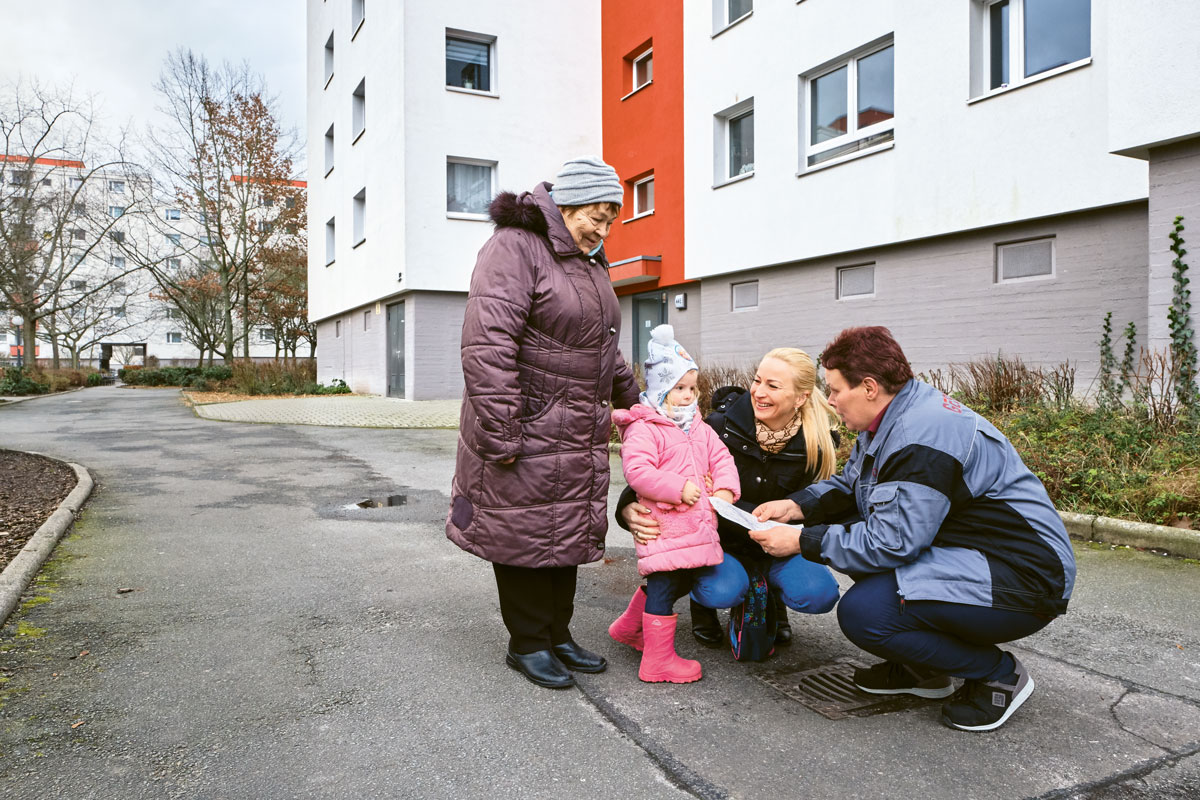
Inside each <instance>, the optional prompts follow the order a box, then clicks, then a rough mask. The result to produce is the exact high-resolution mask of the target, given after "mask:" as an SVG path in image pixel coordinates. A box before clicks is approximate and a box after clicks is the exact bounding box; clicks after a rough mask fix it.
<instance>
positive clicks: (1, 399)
mask: <svg viewBox="0 0 1200 800" xmlns="http://www.w3.org/2000/svg"><path fill="white" fill-rule="evenodd" d="M91 388H94V387H91V386H76V387H75V388H74V389H64V390H62V391H61V392H47V393H46V394H23V395H21V396H19V397H18V396H16V395H0V407H3V406H6V405H9V404H10V403H24V402H26V401H29V400H45V399H46V398H47V397H62V396H63V395H64V394H74V393H75V392H82V391H83V390H84V389H91Z"/></svg>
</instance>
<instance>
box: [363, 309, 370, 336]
mask: <svg viewBox="0 0 1200 800" xmlns="http://www.w3.org/2000/svg"><path fill="white" fill-rule="evenodd" d="M363 330H364V331H369V330H371V312H370V311H364V312H363Z"/></svg>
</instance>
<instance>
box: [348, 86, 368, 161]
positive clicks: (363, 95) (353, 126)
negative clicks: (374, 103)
mask: <svg viewBox="0 0 1200 800" xmlns="http://www.w3.org/2000/svg"><path fill="white" fill-rule="evenodd" d="M350 105H351V115H350V116H351V122H350V144H351V145H354V144H356V143H357V142H358V140H359V139H360V138H362V135H363V134H364V133H366V132H367V79H366V78H363V79H362V80H361V81H359V82H358V86H355V87H354V91H353V92H352V93H351V97H350Z"/></svg>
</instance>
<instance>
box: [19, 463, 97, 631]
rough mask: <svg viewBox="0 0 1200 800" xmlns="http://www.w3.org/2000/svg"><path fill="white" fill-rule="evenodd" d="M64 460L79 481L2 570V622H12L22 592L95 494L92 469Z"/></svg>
mask: <svg viewBox="0 0 1200 800" xmlns="http://www.w3.org/2000/svg"><path fill="white" fill-rule="evenodd" d="M38 455H40V454H38ZM56 460H57V459H56ZM64 463H66V464H67V465H68V466H70V467H71V469H73V470H75V476H76V478H78V482H77V483H76V484H75V488H74V489H72V490H71V493H70V494H68V495H67V499H66V500H63V501H62V504H61V505H59V507H58V508H57V509H55V511H54V513H53V514H51V515H50V518H49V519H47V520H46V521H45V522H43V523H42V527H40V528H38V529H37V531H36V532H35V533H34V534H33V536H31V537H30V539H29V541H28V542H26V543H25V546H24V547H23V548H21V552H19V553H17V555H16V557H14V558H13V560H12V561H10V562H8V566H6V567H5V568H4V572H3V573H0V625H3V624H4V623H5V622H7V621H8V615H9V614H11V613H12V612H13V609H15V608H16V607H17V603H19V602H20V601H21V595H22V594H24V592H25V589H26V588H27V587H28V586H29V583H30V582H31V581H32V580H33V578H34V576H35V575H37V573H38V570H40V569H41V568H42V564H44V563H46V559H47V558H49V557H50V553H52V552H53V551H54V548H55V546H56V545H57V544H58V540H59V539H61V538H62V535H63V533H65V532H66V530H67V528H69V527H71V523H73V522H74V521H75V514H76V513H78V512H79V509H80V508H81V507H82V506H83V504H84V501H86V500H87V499H88V496H89V495H91V493H92V487H93V486H94V485H95V484H94V483H93V482H92V476H91V475H90V474H88V471H87V470H86V469H85V468H83V467H81V466H79V465H78V464H71V463H70V462H64Z"/></svg>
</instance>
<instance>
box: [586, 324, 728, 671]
mask: <svg viewBox="0 0 1200 800" xmlns="http://www.w3.org/2000/svg"><path fill="white" fill-rule="evenodd" d="M649 350H650V357H649V358H648V359H647V360H646V363H645V370H646V391H645V392H643V393H642V396H641V402H639V403H638V404H637V405H635V406H634V407H633V408H631V409H629V410H628V411H625V410H616V411H614V412H613V422H615V423H616V425H617V428H618V429H619V430H620V432H621V441H622V444H621V461H622V465H623V467H624V471H625V480H627V481H628V482H629V485H630V486H631V487H633V490H634V491H635V492H637V495H638V501H639V502H640V503H642V504H643V505H645V506H647V507H649V508H650V509H652V516H653V517H654V518H655V519H657V520H658V522H659V535H658V538H656V539H653V540H651V541H649V542H646V543H644V544H643V543H639V544H638V545H637V555H638V572H639V573H641V574H642V575H645V576H647V578H646V587H645V590H644V591H643V589H642V588H641V587H639V588H638V590H637V591H636V592H634V595H633V599H632V600H630V602H629V607H628V608H626V609H625V613H623V614H622V615H621V616H620V617H619V618H618V619H617V620H616V622H614V623H613V624H612V625H611V626H610V627H609V629H608V632H609V635H610V636H612V637H613V638H614V639H616V640H617V641H619V642H622V643H624V644H628V645H630V646H632V647H635V648H637V649H638V650H642V663H641V667H640V668H639V669H638V677H639V678H641V679H642V680H643V681H647V682H660V681H668V682H671V683H690V682H691V681H696V680H699V679H700V677H701V670H700V662H698V661H692V660H690V659H684V658H680V657H679V656H677V655H676V654H675V623H676V620H677V618H678V615H676V614H675V613H673V609H674V605H675V601H676V600H678V599H679V598H680V597H682V596H683V595H685V594H687V593H688V592H690V591H691V589H692V585H693V583H694V581H695V578H696V570H698V569H701V568H703V567H711V566H715V565H717V564H720V563H721V562H722V561H723V560H724V557H725V554H724V553H723V552H722V551H721V540H720V538H719V536H718V535H717V522H716V516H715V512H714V511H713V509H712V506H711V505H710V504H709V502H708V498H709V496H713V497H719V498H721V499H722V500H724V501H725V502H727V503H732V502H734V501H735V500H736V499H737V498H738V496H739V495H740V494H741V486H740V484H739V483H738V474H737V466H736V465H735V464H734V460H733V456H732V455H730V453H729V450H727V449H726V447H725V445H724V444H722V443H721V440H720V439H719V438H717V435H716V433H714V432H713V429H712V428H710V427H709V426H708V425H707V424H705V422H704V420H702V419H700V418H699V417H698V416H697V403H696V399H697V394H696V380H697V378H698V376H699V371H698V368H697V366H696V362H695V361H693V360H692V358H691V356H689V355H688V354H687V351H686V350H684V349H683V347H681V346H680V345H679V343H678V342H676V341H675V330H674V329H673V328H672V327H671V326H670V325H659V326H658V327H657V328H655V329H654V330H653V331H651V332H650V345H649ZM706 478H708V479H709V480H710V481H711V484H708V483H707V482H706V480H705V479H706ZM707 485H711V487H712V489H711V492H710V491H709V490H708V489H706V486H707Z"/></svg>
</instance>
